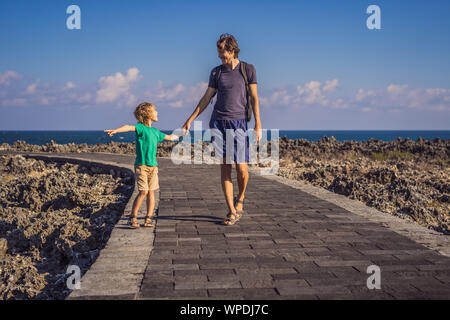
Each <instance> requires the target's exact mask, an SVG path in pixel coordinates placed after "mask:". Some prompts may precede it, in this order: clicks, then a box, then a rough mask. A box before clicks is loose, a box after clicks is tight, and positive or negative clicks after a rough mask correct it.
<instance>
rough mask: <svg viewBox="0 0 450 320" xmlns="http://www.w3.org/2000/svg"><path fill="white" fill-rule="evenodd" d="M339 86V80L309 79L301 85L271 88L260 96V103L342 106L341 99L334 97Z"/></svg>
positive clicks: (299, 105)
mask: <svg viewBox="0 0 450 320" xmlns="http://www.w3.org/2000/svg"><path fill="white" fill-rule="evenodd" d="M338 86H339V80H338V79H333V80H327V81H325V84H322V83H321V82H319V81H309V82H307V83H305V84H303V85H297V86H296V87H295V89H293V88H292V87H282V88H279V89H275V90H273V91H272V92H271V93H270V94H269V95H268V96H262V97H261V98H260V101H261V103H262V104H264V105H267V106H271V105H275V106H276V105H285V106H293V107H305V106H313V105H314V106H323V107H331V108H342V107H345V106H342V105H341V104H342V103H343V102H344V101H343V100H342V99H338V98H335V97H334V94H333V93H334V92H335V91H336V88H337V87H338Z"/></svg>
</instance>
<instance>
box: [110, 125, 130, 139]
mask: <svg viewBox="0 0 450 320" xmlns="http://www.w3.org/2000/svg"><path fill="white" fill-rule="evenodd" d="M129 131H136V127H135V126H130V125H124V126H121V127H120V128H117V129H113V130H104V132H107V133H108V136H110V137H112V136H113V135H115V134H116V133H121V132H129Z"/></svg>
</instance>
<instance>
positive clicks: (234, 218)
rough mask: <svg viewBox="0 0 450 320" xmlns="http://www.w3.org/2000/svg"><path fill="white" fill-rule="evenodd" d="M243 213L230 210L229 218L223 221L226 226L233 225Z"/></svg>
mask: <svg viewBox="0 0 450 320" xmlns="http://www.w3.org/2000/svg"><path fill="white" fill-rule="evenodd" d="M241 216H242V214H240V213H238V212H237V211H236V212H228V214H227V218H226V219H225V220H224V221H223V224H224V225H226V226H232V225H233V224H235V223H236V222H238V221H239V219H241Z"/></svg>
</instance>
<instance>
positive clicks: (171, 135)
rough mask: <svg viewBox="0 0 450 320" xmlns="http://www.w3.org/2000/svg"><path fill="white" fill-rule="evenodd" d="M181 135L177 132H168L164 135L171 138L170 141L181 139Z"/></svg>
mask: <svg viewBox="0 0 450 320" xmlns="http://www.w3.org/2000/svg"><path fill="white" fill-rule="evenodd" d="M180 137H181V136H179V135H176V134H166V136H165V137H164V140H169V141H173V140H178V139H180Z"/></svg>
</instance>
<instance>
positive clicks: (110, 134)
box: [104, 130, 116, 137]
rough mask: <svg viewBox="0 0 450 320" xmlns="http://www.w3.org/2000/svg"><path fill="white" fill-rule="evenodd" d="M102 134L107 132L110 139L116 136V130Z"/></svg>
mask: <svg viewBox="0 0 450 320" xmlns="http://www.w3.org/2000/svg"><path fill="white" fill-rule="evenodd" d="M104 132H107V133H108V136H110V137H112V136H113V135H115V134H116V130H104Z"/></svg>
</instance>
